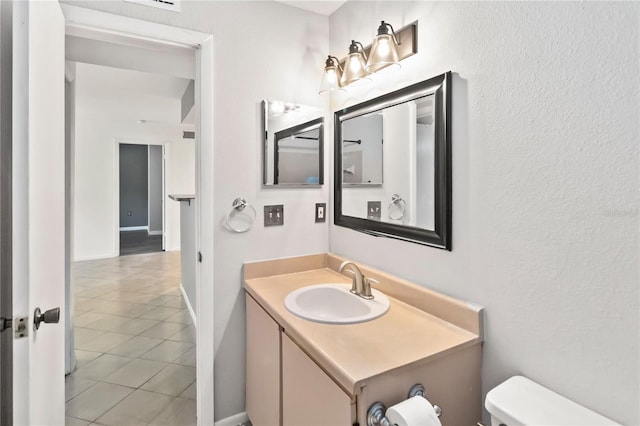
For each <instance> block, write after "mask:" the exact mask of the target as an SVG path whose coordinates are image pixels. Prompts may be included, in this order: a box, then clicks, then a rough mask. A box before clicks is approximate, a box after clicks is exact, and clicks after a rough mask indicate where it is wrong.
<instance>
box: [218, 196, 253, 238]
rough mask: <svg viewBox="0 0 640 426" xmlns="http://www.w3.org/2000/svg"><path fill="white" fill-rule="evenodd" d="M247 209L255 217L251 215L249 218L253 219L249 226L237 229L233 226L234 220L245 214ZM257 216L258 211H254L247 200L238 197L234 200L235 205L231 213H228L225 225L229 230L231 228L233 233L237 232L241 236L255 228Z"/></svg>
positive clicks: (232, 206)
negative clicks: (237, 216)
mask: <svg viewBox="0 0 640 426" xmlns="http://www.w3.org/2000/svg"><path fill="white" fill-rule="evenodd" d="M247 207H248V208H249V209H250V211H251V212H252V213H253V215H249V217H251V220H249V225H248V226H246V227H244V228H237V227H234V226H233V225H231V220H232V218H233V217H234V216H236V215H239V214H240V213H242V212H244V211H245V209H246V208H247ZM256 215H257V213H256V209H254V208H253V206H252V205H251V204H249V203H247V200H246V199H244V198H241V197H238V198H236V199H235V200H233V203H232V204H231V210H229V213H227V216H226V218H225V220H224V221H225V224H226V225H227V228H229V229H230V230H232V231H233V232H237V233H239V234H241V233H243V232H247V231H248V230H249V229H251V227H252V226H253V221H255V220H256Z"/></svg>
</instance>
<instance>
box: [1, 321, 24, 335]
mask: <svg viewBox="0 0 640 426" xmlns="http://www.w3.org/2000/svg"><path fill="white" fill-rule="evenodd" d="M28 320H29V317H17V318H16V319H15V320H12V319H11V318H0V332H2V331H5V330H8V329H10V328H13V337H14V338H16V339H20V338H22V337H27V336H28V335H29V327H27V321H28Z"/></svg>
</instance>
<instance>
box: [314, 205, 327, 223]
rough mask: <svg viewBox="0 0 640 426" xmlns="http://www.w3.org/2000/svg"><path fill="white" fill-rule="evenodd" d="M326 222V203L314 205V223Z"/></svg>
mask: <svg viewBox="0 0 640 426" xmlns="http://www.w3.org/2000/svg"><path fill="white" fill-rule="evenodd" d="M326 220H327V203H316V223H322V222H325V221H326Z"/></svg>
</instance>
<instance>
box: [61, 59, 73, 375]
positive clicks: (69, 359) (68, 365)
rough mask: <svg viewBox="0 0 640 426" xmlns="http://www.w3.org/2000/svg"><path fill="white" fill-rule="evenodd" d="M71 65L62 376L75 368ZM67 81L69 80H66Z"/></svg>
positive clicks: (67, 103)
mask: <svg viewBox="0 0 640 426" xmlns="http://www.w3.org/2000/svg"><path fill="white" fill-rule="evenodd" d="M75 69H76V67H75V63H69V64H67V72H68V74H70V75H68V78H67V79H66V80H65V86H64V89H65V92H64V95H65V99H64V102H65V111H64V117H65V145H64V149H65V153H64V163H65V164H64V167H65V168H64V186H65V200H64V204H65V210H66V214H65V224H64V225H65V227H66V228H67V232H65V249H64V258H65V259H64V280H65V286H64V293H65V294H64V297H65V305H66V306H67V309H64V310H63V312H64V319H65V322H64V324H65V327H66V330H65V348H64V350H65V354H64V365H65V373H70V372H71V371H73V370H74V369H75V365H76V357H75V351H74V348H75V345H74V340H75V334H74V332H73V318H74V316H73V312H74V303H73V287H72V285H71V262H72V261H73V247H72V244H73V234H72V232H73V227H72V226H71V224H72V223H73V209H72V207H71V206H72V197H73V193H72V188H73V152H74V145H75V133H76V132H75V124H76V82H75ZM69 78H70V79H71V81H69Z"/></svg>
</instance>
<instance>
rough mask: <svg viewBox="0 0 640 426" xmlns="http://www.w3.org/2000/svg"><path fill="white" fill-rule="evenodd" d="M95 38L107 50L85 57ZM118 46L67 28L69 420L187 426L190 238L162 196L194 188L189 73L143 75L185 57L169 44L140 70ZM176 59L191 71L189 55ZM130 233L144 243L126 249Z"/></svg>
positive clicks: (191, 382) (192, 319) (191, 355)
mask: <svg viewBox="0 0 640 426" xmlns="http://www.w3.org/2000/svg"><path fill="white" fill-rule="evenodd" d="M109 37H112V35H111V34H110V35H109ZM96 43H99V44H100V46H102V48H103V49H104V50H103V51H109V52H110V53H109V55H104V57H103V56H102V55H86V56H83V53H82V52H86V51H91V52H96V48H95V47H96V46H95V44H96ZM122 43H123V40H122V39H119V42H118V43H111V42H110V41H108V40H102V39H100V40H96V39H95V38H89V37H79V36H77V35H75V36H70V35H67V60H68V63H67V67H68V69H69V70H68V75H67V78H68V80H70V82H69V84H71V85H72V86H73V90H72V92H73V94H74V100H75V102H74V103H73V105H72V108H69V115H71V116H72V117H68V118H67V122H68V123H72V126H71V127H72V131H70V132H69V133H70V134H72V135H71V136H70V137H69V140H68V145H69V151H70V152H71V159H70V160H69V165H68V172H69V173H70V175H71V176H72V179H71V183H70V186H71V194H72V200H71V202H70V205H71V207H70V211H71V212H72V214H71V220H70V222H71V223H70V229H71V230H72V232H71V236H70V240H71V244H70V245H71V247H72V251H71V257H70V266H71V268H70V276H69V284H70V295H69V298H70V300H69V301H68V307H69V309H67V311H68V312H69V318H68V320H67V326H68V333H67V341H68V342H67V346H68V349H67V350H68V366H67V372H68V373H70V374H69V375H68V377H67V379H66V390H67V395H66V416H67V424H75V423H78V422H97V423H101V424H167V423H168V424H171V423H172V422H173V423H175V420H176V416H178V415H179V416H180V417H181V418H180V423H181V424H193V425H195V424H196V397H197V392H196V387H197V385H196V383H197V382H196V374H197V370H196V360H197V357H196V352H197V349H196V348H197V346H196V328H195V327H196V315H195V302H196V300H195V294H193V293H194V290H195V289H196V285H195V275H196V274H195V270H196V264H195V261H194V262H190V261H189V260H185V259H184V257H183V256H182V254H183V253H185V252H189V253H193V252H195V245H196V242H195V235H193V236H192V237H191V238H190V239H189V240H188V242H186V243H185V239H184V235H182V234H184V232H183V229H181V227H180V222H181V218H180V214H181V212H180V206H179V205H178V204H179V203H177V202H175V201H171V200H169V199H168V195H170V194H171V193H181V194H184V193H192V194H194V196H195V194H196V192H197V191H196V186H195V184H196V172H195V170H196V167H195V165H196V153H195V141H194V140H193V139H185V138H184V134H185V132H190V133H193V132H195V123H194V121H193V117H194V115H195V113H194V112H193V109H194V105H195V102H194V95H193V94H192V93H191V92H193V91H194V84H193V78H187V77H185V76H180V75H178V76H176V75H167V74H157V73H153V72H150V71H153V68H155V67H159V64H160V63H162V61H164V60H167V59H166V58H165V56H171V55H170V54H168V55H164V56H163V55H162V53H163V52H165V53H166V51H167V50H168V51H170V52H169V53H175V54H178V55H183V53H184V52H180V53H178V52H176V51H178V50H180V49H183V50H184V49H186V48H177V47H175V46H174V47H165V48H162V47H158V48H156V49H155V50H154V52H155V53H156V55H152V56H153V59H149V61H148V62H147V63H146V64H144V66H145V67H147V68H146V69H145V70H140V69H123V68H121V67H113V66H111V65H113V64H112V63H111V62H110V61H113V59H114V55H115V56H117V52H118V51H119V49H120V46H121V45H122ZM146 44H147V45H148V44H149V42H146ZM85 45H88V47H87V46H85ZM129 47H132V46H129ZM146 47H147V48H148V46H146ZM136 48H138V49H142V48H140V47H136ZM142 50H144V49H142ZM98 51H100V49H98ZM129 54H130V51H129V50H127V51H126V52H125V53H124V55H125V56H126V55H129ZM183 56H184V57H189V58H190V61H191V69H195V64H194V63H195V54H194V50H193V49H187V51H186V54H185V55H183ZM172 58H173V59H172V60H174V59H175V55H174V56H172ZM102 61H104V62H102ZM159 68H160V69H161V70H163V71H166V69H167V67H161V66H160V67H159ZM193 77H195V76H193ZM185 99H186V105H187V106H185ZM189 113H191V116H190V114H189ZM152 175H154V176H153V177H154V179H152ZM158 176H159V178H158ZM163 177H164V178H163ZM191 232H193V233H194V234H195V230H192V231H191ZM135 233H140V234H142V235H140V234H135ZM123 235H125V237H124V238H123ZM129 236H136V237H138V236H139V237H144V239H145V240H147V241H146V242H143V243H142V244H138V245H137V247H136V246H135V244H133V245H132V244H124V245H123V239H124V240H126V239H127V238H128V237H129ZM134 239H135V238H134ZM139 239H141V238H139ZM148 240H151V241H152V243H153V247H150V246H151V245H152V244H151V243H149V241H148ZM134 243H139V241H137V242H136V241H134ZM186 244H188V245H190V246H189V247H183V245H186ZM191 245H193V247H191ZM132 246H133V247H132ZM163 247H164V249H165V250H166V251H163ZM125 255H126V256H125ZM185 271H187V272H185ZM187 280H188V281H189V282H187ZM191 281H194V282H191Z"/></svg>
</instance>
